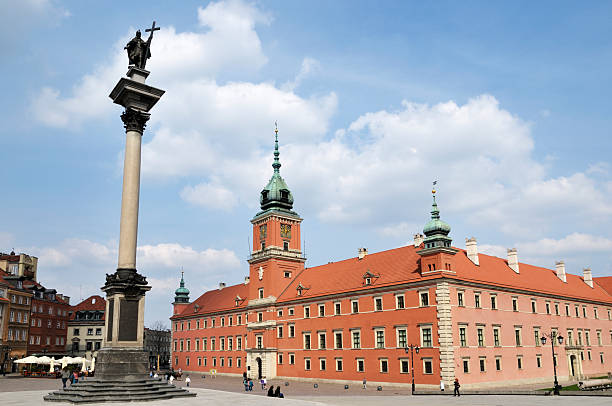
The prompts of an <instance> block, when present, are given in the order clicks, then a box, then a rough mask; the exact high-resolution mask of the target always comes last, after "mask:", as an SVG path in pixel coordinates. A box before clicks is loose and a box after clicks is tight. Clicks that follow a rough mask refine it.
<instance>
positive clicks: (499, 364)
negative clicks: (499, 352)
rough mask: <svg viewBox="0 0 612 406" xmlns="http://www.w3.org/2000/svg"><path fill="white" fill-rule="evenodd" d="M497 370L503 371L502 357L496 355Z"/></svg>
mask: <svg viewBox="0 0 612 406" xmlns="http://www.w3.org/2000/svg"><path fill="white" fill-rule="evenodd" d="M495 370H496V371H501V357H495Z"/></svg>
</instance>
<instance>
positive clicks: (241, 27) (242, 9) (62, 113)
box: [32, 1, 270, 129]
mask: <svg viewBox="0 0 612 406" xmlns="http://www.w3.org/2000/svg"><path fill="white" fill-rule="evenodd" d="M198 19H199V22H200V25H201V26H202V27H203V28H204V29H207V31H206V32H203V33H201V32H177V31H176V30H175V28H174V27H172V26H169V27H164V28H162V29H161V30H160V31H159V32H157V33H156V34H155V38H154V40H153V41H152V45H151V54H152V57H151V59H150V60H149V62H148V63H147V69H148V70H150V71H151V72H153V73H152V74H151V78H150V79H149V82H150V83H151V84H152V85H155V84H156V83H163V84H164V85H163V86H164V89H165V90H167V91H168V93H169V94H172V93H175V94H177V93H178V92H176V91H175V88H174V85H175V84H176V85H177V86H179V87H180V86H181V84H182V83H189V82H190V81H192V80H197V79H198V78H207V77H208V78H209V77H212V76H214V74H215V73H217V72H219V71H221V70H232V69H234V70H237V71H252V70H256V69H259V68H260V67H261V66H263V65H264V64H265V63H266V62H267V58H266V56H265V55H264V54H263V53H262V49H261V42H260V40H259V37H258V35H257V33H256V32H255V29H254V27H255V25H256V24H260V23H261V24H268V23H269V21H270V18H269V17H267V16H266V15H265V14H263V13H262V12H260V11H259V10H258V9H256V8H255V7H254V6H253V5H250V4H246V3H242V2H239V1H220V2H212V3H210V4H209V5H208V6H207V7H206V8H204V9H202V8H200V9H199V10H198ZM134 31H135V29H130V30H129V32H128V33H126V34H125V35H124V36H123V37H122V38H121V39H120V40H119V41H117V42H116V43H115V44H114V46H113V51H112V52H111V54H110V55H109V56H108V57H107V58H106V61H104V62H103V63H102V64H101V65H99V66H98V67H97V68H96V69H95V70H94V72H93V73H92V74H89V75H85V76H84V77H83V78H82V79H81V80H80V81H79V83H77V84H76V85H75V86H74V87H73V89H72V90H71V92H70V94H69V95H68V96H64V95H62V94H61V93H60V91H58V90H56V89H53V88H51V87H45V88H43V89H42V90H41V91H40V93H39V94H38V95H37V96H36V97H35V98H34V100H33V102H32V103H33V107H32V108H33V111H34V113H35V117H36V118H37V119H38V120H39V121H41V122H42V123H43V124H45V125H48V126H51V127H60V128H69V129H76V128H79V126H80V124H81V123H83V122H84V121H91V120H93V119H96V118H100V117H105V116H108V115H109V114H110V113H111V112H113V111H116V110H117V108H116V107H114V106H113V104H112V102H111V101H110V100H109V99H108V94H109V93H110V91H111V90H112V88H113V86H114V85H115V83H116V82H117V81H118V80H119V78H120V77H121V76H123V75H124V74H125V71H126V70H127V56H126V54H125V50H124V49H123V47H124V46H125V44H126V43H127V42H128V41H129V39H130V38H131V37H132V36H133V35H134Z"/></svg>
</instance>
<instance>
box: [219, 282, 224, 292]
mask: <svg viewBox="0 0 612 406" xmlns="http://www.w3.org/2000/svg"><path fill="white" fill-rule="evenodd" d="M224 287H225V282H219V290H221V289H223V288H224Z"/></svg>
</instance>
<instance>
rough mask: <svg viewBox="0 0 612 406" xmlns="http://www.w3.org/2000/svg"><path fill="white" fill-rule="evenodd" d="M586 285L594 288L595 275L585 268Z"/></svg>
mask: <svg viewBox="0 0 612 406" xmlns="http://www.w3.org/2000/svg"><path fill="white" fill-rule="evenodd" d="M583 272H584V283H586V284H587V285H589V286H590V287H593V274H592V273H591V269H590V268H584V271H583Z"/></svg>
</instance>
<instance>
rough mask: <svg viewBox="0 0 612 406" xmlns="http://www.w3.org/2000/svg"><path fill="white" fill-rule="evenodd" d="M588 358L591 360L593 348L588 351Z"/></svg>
mask: <svg viewBox="0 0 612 406" xmlns="http://www.w3.org/2000/svg"><path fill="white" fill-rule="evenodd" d="M587 358H588V359H589V361H590V360H591V350H588V351H587Z"/></svg>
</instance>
